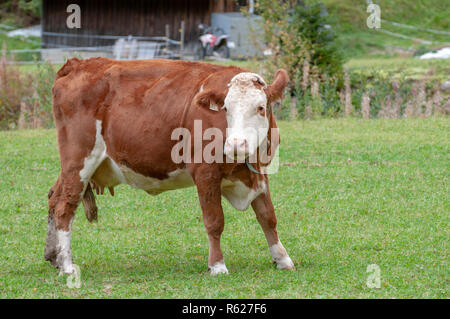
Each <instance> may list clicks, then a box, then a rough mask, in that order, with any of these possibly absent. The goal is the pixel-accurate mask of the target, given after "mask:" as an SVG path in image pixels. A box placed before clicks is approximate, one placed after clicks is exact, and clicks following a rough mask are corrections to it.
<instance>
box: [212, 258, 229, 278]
mask: <svg viewBox="0 0 450 319" xmlns="http://www.w3.org/2000/svg"><path fill="white" fill-rule="evenodd" d="M208 269H209V271H210V274H211V276H215V275H218V274H228V269H227V267H226V266H225V263H223V262H221V261H219V262H216V263H215V264H214V265H212V266H209V267H208Z"/></svg>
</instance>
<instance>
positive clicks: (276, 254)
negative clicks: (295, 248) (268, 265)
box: [269, 241, 295, 269]
mask: <svg viewBox="0 0 450 319" xmlns="http://www.w3.org/2000/svg"><path fill="white" fill-rule="evenodd" d="M269 251H270V255H271V256H272V259H273V261H275V262H276V263H277V268H278V269H294V268H295V267H294V263H293V262H292V260H291V258H290V257H289V255H288V254H287V252H286V249H284V247H283V245H282V244H281V242H280V241H278V243H276V244H275V245H272V246H270V247H269Z"/></svg>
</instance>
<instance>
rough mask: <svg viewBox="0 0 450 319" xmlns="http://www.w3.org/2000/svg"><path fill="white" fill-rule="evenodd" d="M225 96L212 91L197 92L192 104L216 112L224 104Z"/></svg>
mask: <svg viewBox="0 0 450 319" xmlns="http://www.w3.org/2000/svg"><path fill="white" fill-rule="evenodd" d="M224 100H225V94H223V93H219V92H217V91H213V90H206V91H202V92H199V93H197V94H196V95H195V97H194V103H195V104H197V105H200V106H202V107H206V108H208V109H211V110H213V111H218V110H219V109H220V108H221V107H222V106H223V104H224Z"/></svg>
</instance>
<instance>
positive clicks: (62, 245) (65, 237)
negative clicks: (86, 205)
mask: <svg viewBox="0 0 450 319" xmlns="http://www.w3.org/2000/svg"><path fill="white" fill-rule="evenodd" d="M71 230H72V221H70V224H69V231H64V230H56V241H57V243H56V250H57V251H58V256H57V259H56V262H57V264H58V267H59V269H60V274H72V273H74V272H75V268H74V266H73V262H72V249H71V247H70V236H71Z"/></svg>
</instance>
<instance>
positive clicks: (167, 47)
mask: <svg viewBox="0 0 450 319" xmlns="http://www.w3.org/2000/svg"><path fill="white" fill-rule="evenodd" d="M169 28H170V26H169V25H168V24H166V47H165V49H164V51H165V52H166V54H167V52H169V38H170V29H169Z"/></svg>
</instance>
